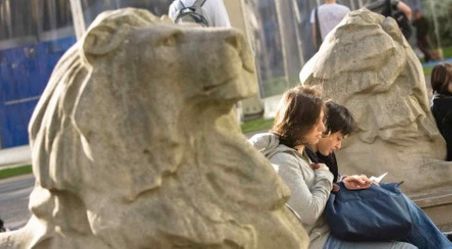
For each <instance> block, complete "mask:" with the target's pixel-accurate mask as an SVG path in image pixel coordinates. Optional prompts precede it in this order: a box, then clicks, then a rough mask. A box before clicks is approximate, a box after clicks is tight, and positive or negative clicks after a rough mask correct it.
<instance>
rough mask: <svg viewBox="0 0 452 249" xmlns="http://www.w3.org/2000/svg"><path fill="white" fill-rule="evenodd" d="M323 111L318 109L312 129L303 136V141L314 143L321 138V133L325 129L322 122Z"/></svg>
mask: <svg viewBox="0 0 452 249" xmlns="http://www.w3.org/2000/svg"><path fill="white" fill-rule="evenodd" d="M323 118H324V113H323V110H322V111H320V116H319V119H318V120H317V122H316V123H315V124H314V126H313V127H312V129H311V130H310V131H309V132H308V133H307V134H306V135H305V136H304V139H303V141H304V142H305V143H307V144H316V143H318V142H319V140H320V138H322V134H323V132H324V131H325V125H324V123H323V121H324V120H323Z"/></svg>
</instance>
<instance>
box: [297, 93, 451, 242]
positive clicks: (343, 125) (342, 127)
mask: <svg viewBox="0 0 452 249" xmlns="http://www.w3.org/2000/svg"><path fill="white" fill-rule="evenodd" d="M325 113H326V117H327V119H326V124H325V125H326V132H325V133H326V134H325V135H324V136H323V137H322V138H321V139H320V140H319V142H318V143H317V144H315V145H310V146H309V147H310V149H311V150H312V152H311V154H309V155H310V159H311V160H312V161H313V162H316V163H324V164H326V165H327V166H328V168H329V169H330V170H332V169H335V170H336V172H337V170H338V165H337V161H336V157H335V155H334V152H335V151H336V150H339V149H340V148H341V144H342V140H343V139H344V138H345V137H346V136H347V135H349V134H351V133H352V132H353V131H354V130H355V129H356V123H355V120H354V118H353V115H352V114H351V112H350V111H349V110H348V109H347V108H346V107H345V106H342V105H339V104H337V103H335V102H333V101H328V102H327V103H326V111H325ZM306 151H308V150H306ZM332 158H334V160H332ZM350 177H353V178H356V179H361V180H364V181H366V182H367V180H368V178H367V176H365V175H360V176H357V175H355V176H344V177H342V178H341V179H340V180H341V181H343V183H344V185H345V187H346V188H348V189H365V188H368V186H367V187H366V185H365V184H363V185H360V186H353V184H356V183H359V181H349V180H347V178H350ZM350 182H351V183H352V186H350ZM403 197H404V200H405V201H406V204H407V207H408V209H409V210H410V215H411V220H412V221H413V222H414V223H415V226H413V227H412V229H411V231H410V233H409V234H408V236H407V237H406V238H405V240H404V241H406V242H408V243H410V244H412V245H414V246H417V247H418V248H419V249H450V248H452V243H451V242H450V241H449V240H448V238H447V237H446V236H445V235H444V234H443V233H442V232H441V231H440V230H439V229H438V227H436V225H435V224H434V223H433V222H432V221H431V219H430V218H429V217H428V216H427V215H426V214H425V213H424V211H422V209H420V208H419V207H418V206H417V205H416V204H415V203H414V202H413V201H412V200H410V199H409V198H408V197H407V196H406V195H403ZM363 219H365V217H363ZM325 248H350V247H348V246H347V245H346V243H345V242H343V241H340V240H338V239H336V238H334V237H331V238H330V239H329V240H328V241H327V244H326V247H325Z"/></svg>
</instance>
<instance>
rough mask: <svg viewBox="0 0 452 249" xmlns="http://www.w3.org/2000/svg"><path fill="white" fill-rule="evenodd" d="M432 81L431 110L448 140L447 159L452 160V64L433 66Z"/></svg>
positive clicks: (442, 133) (440, 130) (441, 131)
mask: <svg viewBox="0 0 452 249" xmlns="http://www.w3.org/2000/svg"><path fill="white" fill-rule="evenodd" d="M430 83H431V85H432V90H433V99H432V106H431V110H432V113H433V116H434V117H435V121H436V125H437V126H438V129H439V132H440V133H441V135H442V136H443V137H444V139H445V140H446V144H447V157H446V160H447V161H452V64H449V63H442V64H438V65H436V66H435V67H433V70H432V74H431V79H430Z"/></svg>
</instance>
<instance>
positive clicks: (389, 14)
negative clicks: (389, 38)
mask: <svg viewBox="0 0 452 249" xmlns="http://www.w3.org/2000/svg"><path fill="white" fill-rule="evenodd" d="M385 4H386V10H387V11H388V16H392V3H391V0H386V1H385Z"/></svg>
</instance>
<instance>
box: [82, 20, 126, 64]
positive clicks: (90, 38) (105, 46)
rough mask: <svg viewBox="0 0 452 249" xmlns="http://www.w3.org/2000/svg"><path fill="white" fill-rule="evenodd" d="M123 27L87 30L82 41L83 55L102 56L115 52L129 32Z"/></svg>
mask: <svg viewBox="0 0 452 249" xmlns="http://www.w3.org/2000/svg"><path fill="white" fill-rule="evenodd" d="M124 26H126V25H124ZM124 26H119V27H112V26H109V25H99V26H97V27H95V28H93V29H91V30H89V31H88V33H87V34H86V35H85V38H84V41H83V51H84V52H85V55H86V56H89V55H103V54H106V53H108V52H111V51H113V50H115V49H116V48H117V47H118V46H119V45H120V44H121V42H122V41H123V40H124V39H125V37H126V35H127V33H128V31H129V29H128V28H126V27H124Z"/></svg>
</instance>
